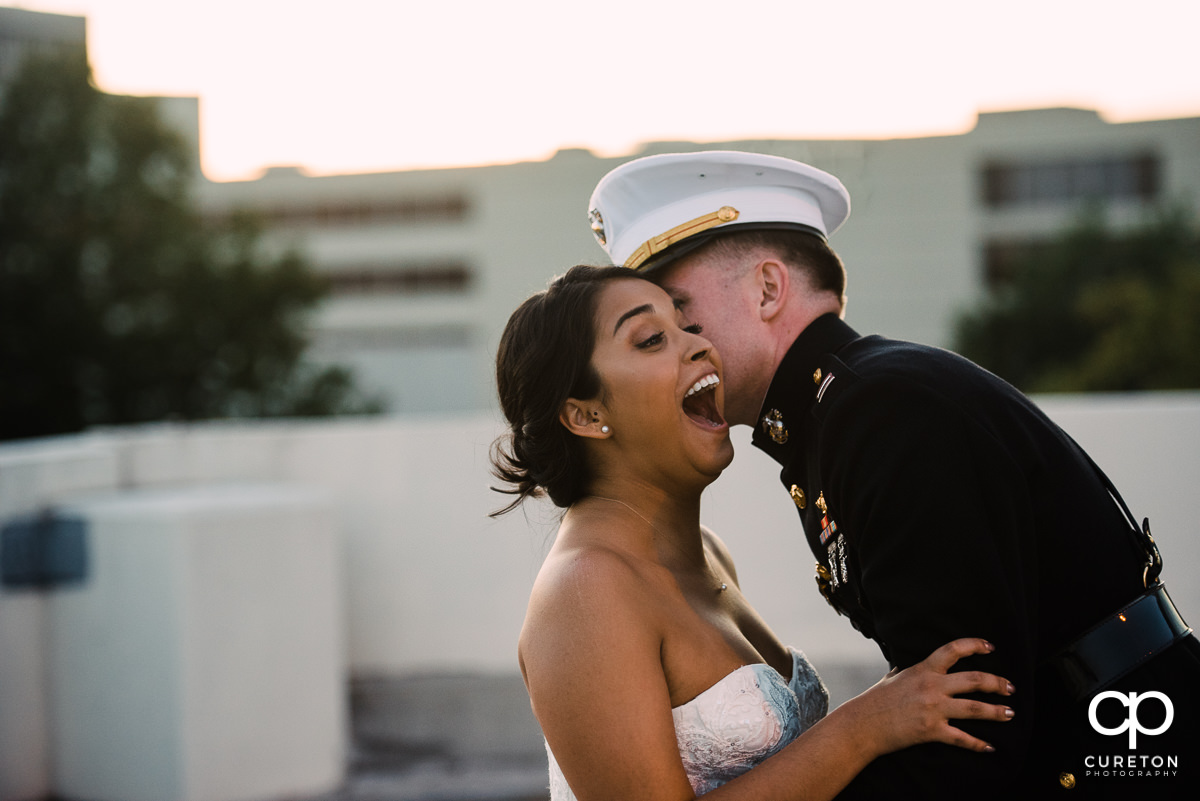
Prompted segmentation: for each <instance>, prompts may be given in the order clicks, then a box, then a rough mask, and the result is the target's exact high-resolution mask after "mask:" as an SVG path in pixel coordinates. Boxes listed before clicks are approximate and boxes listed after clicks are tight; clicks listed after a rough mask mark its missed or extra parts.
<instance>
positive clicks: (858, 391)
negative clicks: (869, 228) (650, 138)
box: [590, 152, 1200, 799]
mask: <svg viewBox="0 0 1200 801" xmlns="http://www.w3.org/2000/svg"><path fill="white" fill-rule="evenodd" d="M849 211H850V203H849V196H848V194H847V192H846V190H845V188H844V187H843V186H842V184H841V183H840V182H839V181H838V180H837V179H836V178H834V177H833V176H831V175H829V174H827V173H824V172H822V171H820V170H817V169H815V168H813V167H810V166H808V165H805V164H800V163H798V162H795V161H791V160H788V159H783V158H778V157H774V156H764V155H756V154H750V153H734V152H701V153H684V154H670V155H662V156H650V157H646V158H642V159H637V160H635V161H632V162H629V163H626V164H623V165H621V166H619V167H617V168H616V169H614V170H613V171H612V172H610V173H609V174H608V175H607V176H605V178H604V179H602V180H601V181H600V183H599V184H598V185H597V187H596V190H595V192H594V193H593V195H592V200H591V209H590V217H591V223H592V230H593V232H594V233H595V235H596V238H597V240H598V241H599V242H600V244H601V246H603V247H604V249H605V250H606V252H607V253H608V254H609V256H610V258H611V259H612V261H613V262H614V263H616V264H624V265H625V266H626V267H629V268H630V269H633V270H638V271H641V272H643V273H646V274H647V275H649V276H650V277H651V278H652V279H653V280H654V281H656V282H657V283H658V284H660V285H661V286H662V287H663V288H665V289H666V290H667V291H668V292H669V293H670V294H671V295H672V296H673V297H674V298H675V299H676V302H677V304H678V305H679V307H680V309H681V310H682V313H683V316H684V317H685V318H686V324H692V323H699V324H701V325H702V326H703V329H704V335H705V336H706V337H708V338H709V339H710V340H711V341H712V342H713V344H714V345H715V346H716V347H717V349H718V350H719V351H720V352H721V355H722V360H723V362H724V365H725V376H724V386H725V416H726V419H727V420H728V421H729V422H730V423H731V424H742V425H749V426H753V427H754V436H753V441H754V444H755V446H757V447H758V448H760V449H762V450H763V451H765V452H766V453H767V454H768V455H770V456H771V457H772V458H773V459H775V460H776V461H777V462H778V463H779V464H780V466H781V467H782V471H781V473H780V478H781V479H782V482H783V486H784V488H785V490H786V491H787V492H788V493H789V494H790V496H791V498H792V499H793V501H794V502H795V505H796V509H797V512H798V514H799V518H800V521H801V524H802V526H803V529H804V535H805V537H806V538H807V540H808V543H809V545H810V547H811V548H812V551H813V554H814V555H815V557H816V561H817V564H816V576H815V578H816V583H817V585H818V587H819V589H820V592H821V593H822V594H823V595H824V596H825V598H826V599H827V600H828V601H829V603H830V604H831V605H832V606H833V607H834V609H836V610H837V611H838V613H839V614H842V615H845V616H846V617H847V618H848V619H849V621H850V623H851V625H853V626H854V627H855V628H856V629H858V630H859V631H860V632H862V633H863V634H864V635H865V636H867V637H870V638H871V639H873V640H874V641H875V642H876V643H878V645H879V647H880V649H881V650H882V651H883V654H884V656H885V657H886V658H887V659H888V660H889V662H890V663H891V664H892V665H893V666H895V667H900V668H904V667H908V666H909V665H912V664H914V663H916V662H918V661H920V660H921V659H922V658H924V657H925V656H926V655H927V654H929V653H930V652H932V651H933V650H934V649H935V648H937V647H938V646H940V645H942V644H943V643H946V642H948V641H950V640H952V639H955V638H957V637H966V636H972V637H984V638H987V639H989V640H990V641H991V642H993V643H994V644H995V645H996V651H995V652H994V653H993V654H991V655H988V656H983V657H975V658H974V662H971V663H969V664H967V665H965V668H966V669H981V670H987V671H990V672H993V673H997V674H999V675H1001V676H1004V677H1006V678H1008V679H1009V680H1010V681H1012V683H1013V684H1014V685H1015V687H1016V689H1017V692H1016V695H1015V696H1014V697H1013V698H1011V699H1008V700H1007V701H1006V703H1010V704H1011V705H1013V706H1014V708H1015V709H1016V716H1015V718H1014V720H1013V721H1012V722H1010V723H1006V724H1003V725H998V724H995V723H970V722H961V727H962V728H963V729H967V730H969V731H970V732H971V733H972V734H974V735H976V736H978V737H980V738H982V739H984V740H986V741H988V742H989V743H991V744H992V745H994V746H995V748H996V752H995V753H993V754H978V753H972V752H969V751H965V750H962V749H956V748H951V747H948V746H942V745H936V744H931V745H923V746H918V747H915V748H910V749H907V750H905V751H902V752H899V753H896V754H892V755H889V756H888V757H885V758H884V759H881V760H879V761H877V762H876V763H874V764H873V765H872V766H871V767H870V768H869V769H868V770H867V771H865V772H864V773H863V774H862V775H861V776H860V777H859V778H858V779H857V780H856V781H855V782H854V783H853V784H852V785H851V786H850V787H848V788H847V789H846V791H845V792H844V793H843V794H842V796H841V797H843V798H913V799H918V798H920V799H951V798H954V799H957V798H963V797H975V798H978V797H990V796H993V795H994V796H996V797H1001V798H1014V797H1018V796H1017V794H1018V793H1021V794H1024V795H1026V796H1030V797H1032V798H1042V797H1048V796H1049V795H1051V794H1062V795H1064V796H1065V797H1068V798H1071V797H1079V798H1092V797H1106V796H1112V797H1117V796H1120V797H1125V798H1128V797H1142V796H1143V795H1144V796H1145V797H1156V798H1166V797H1182V794H1183V793H1188V795H1189V797H1195V792H1196V789H1197V787H1200V751H1198V750H1197V747H1196V745H1195V743H1197V742H1200V644H1198V643H1197V641H1196V639H1195V637H1193V636H1192V635H1191V633H1190V630H1189V629H1188V628H1187V626H1186V624H1184V622H1183V620H1182V619H1181V618H1180V617H1179V614H1178V612H1177V611H1176V610H1175V608H1174V606H1173V605H1172V604H1171V601H1170V599H1169V597H1168V596H1167V594H1166V591H1165V588H1164V587H1163V585H1162V584H1161V582H1160V581H1159V580H1158V574H1159V571H1160V569H1161V560H1160V559H1159V556H1158V551H1157V549H1156V548H1155V547H1154V544H1153V540H1152V539H1150V537H1149V532H1148V529H1147V530H1145V531H1143V530H1142V529H1140V528H1139V527H1138V526H1137V525H1136V523H1135V521H1134V519H1133V518H1132V515H1130V514H1129V512H1128V510H1127V509H1125V508H1124V504H1123V502H1121V501H1120V500H1119V497H1120V496H1119V495H1118V494H1117V493H1116V490H1115V489H1114V488H1113V487H1112V486H1111V485H1110V484H1109V483H1108V480H1107V479H1106V478H1105V477H1104V475H1103V474H1102V473H1101V472H1100V470H1099V468H1097V467H1096V466H1095V465H1094V464H1093V463H1092V461H1091V460H1090V459H1089V457H1088V456H1087V454H1085V453H1084V452H1083V451H1082V450H1081V449H1080V448H1079V447H1078V446H1077V445H1076V444H1075V443H1074V442H1073V441H1072V440H1071V439H1070V437H1068V436H1067V435H1066V434H1065V433H1064V432H1063V431H1062V430H1061V429H1059V428H1058V427H1057V426H1056V425H1055V424H1054V423H1052V422H1051V421H1050V420H1049V419H1048V418H1047V417H1046V416H1045V415H1044V414H1043V413H1042V412H1041V411H1039V410H1038V409H1037V407H1036V406H1034V405H1033V403H1031V402H1030V401H1029V400H1028V399H1027V398H1026V397H1024V396H1023V395H1022V394H1021V393H1019V392H1018V391H1017V390H1016V389H1014V388H1013V387H1012V386H1010V385H1008V384H1006V383H1005V382H1003V381H1002V380H1000V379H999V378H997V377H996V376H994V375H992V374H990V373H988V372H986V371H985V370H983V369H981V368H979V367H977V366H976V365H974V364H972V363H971V362H969V361H967V360H965V359H963V358H961V357H959V356H956V355H954V354H951V353H949V352H947V351H943V350H938V349H934V348H929V347H925V346H921V345H916V344H912V343H907V342H899V341H894V340H887V339H884V338H881V337H877V336H867V337H864V336H860V335H859V334H858V333H857V332H855V331H854V330H853V329H852V328H850V326H848V325H847V324H846V323H845V322H843V320H842V312H843V306H844V292H845V275H846V274H845V270H844V268H843V266H842V263H841V261H840V259H839V258H838V256H837V255H836V254H835V253H834V251H833V250H832V249H831V248H830V247H829V245H828V243H827V237H828V236H829V235H830V234H832V233H833V232H834V231H835V230H836V229H837V228H838V227H839V226H840V225H841V224H842V222H844V221H845V219H846V218H847V217H848V216H849ZM914 311H916V310H914ZM1118 693H1119V695H1118ZM1147 693H1151V695H1146V694H1147ZM1168 724H1169V725H1168ZM1131 726H1136V727H1137V728H1138V730H1139V731H1140V732H1142V734H1141V736H1140V737H1138V738H1137V740H1136V747H1135V746H1134V738H1133V737H1132V736H1130V728H1131ZM1118 730H1120V732H1123V733H1122V734H1120V735H1119V736H1117V735H1116V733H1117V731H1118ZM1154 730H1158V731H1159V732H1160V733H1158V734H1155V735H1153V736H1148V735H1149V732H1151V731H1154ZM1127 737H1128V739H1127ZM1114 760H1117V761H1114ZM1172 766H1173V767H1172Z"/></svg>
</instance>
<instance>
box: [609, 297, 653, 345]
mask: <svg viewBox="0 0 1200 801" xmlns="http://www.w3.org/2000/svg"><path fill="white" fill-rule="evenodd" d="M653 311H654V306H652V305H650V304H649V303H643V304H642V305H641V306H638V307H637V308H636V309H630V310H629V311H627V312H625V313H624V314H622V315H621V317H620V319H619V320H617V324H616V325H614V326H613V336H614V337H615V336H616V335H617V329H619V328H620V327H621V326H622V325H623V324H624V323H625V321H626V320H628V319H629V318H630V317H637V316H638V315H639V314H646V313H648V312H653Z"/></svg>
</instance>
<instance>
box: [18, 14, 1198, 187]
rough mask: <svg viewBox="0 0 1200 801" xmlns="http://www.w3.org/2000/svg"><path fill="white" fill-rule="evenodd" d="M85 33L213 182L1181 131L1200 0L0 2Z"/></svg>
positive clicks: (1194, 104)
mask: <svg viewBox="0 0 1200 801" xmlns="http://www.w3.org/2000/svg"><path fill="white" fill-rule="evenodd" d="M0 4H2V5H9V6H13V7H20V8H26V9H31V10H36V11H48V12H53V13H59V14H73V15H82V16H86V17H87V18H88V47H89V52H90V56H91V61H92V68H93V72H94V75H95V80H96V83H97V85H98V86H99V87H100V88H101V89H103V90H104V91H107V92H111V93H117V94H149V95H184V96H196V97H199V98H200V126H201V164H202V168H203V169H204V172H205V174H206V175H207V176H208V177H209V178H211V179H213V180H218V181H225V180H240V179H247V178H253V177H255V176H257V175H258V174H259V173H260V172H261V171H262V170H263V169H264V168H266V167H268V166H278V165H288V166H301V167H304V168H305V169H306V170H307V171H308V172H310V173H312V174H316V175H321V174H334V173H352V172H376V171H385V170H393V169H413V168H424V167H445V166H457V165H479V164H493V163H508V162H514V161H524V160H541V159H545V158H549V157H551V156H552V155H553V154H554V153H555V152H556V151H557V150H558V149H560V148H569V147H585V148H589V149H591V150H593V151H594V152H596V153H597V154H601V155H620V154H626V153H631V152H633V151H635V150H636V148H637V147H638V145H639V144H640V143H642V142H648V141H664V140H665V141H672V140H686V141H698V142H712V141H720V140H729V139H768V138H788V139H822V138H835V139H846V138H872V139H873V138H891V137H906V136H924V135H933V134H950V133H961V132H964V131H967V130H969V129H970V128H971V127H972V126H973V125H974V122H975V119H976V115H977V113H978V112H980V111H1003V110H1011V109H1021V108H1040V107H1047V106H1075V107H1083V108H1092V109H1096V110H1098V111H1100V112H1101V114H1102V115H1103V116H1104V118H1105V119H1107V120H1109V121H1112V122H1124V121H1132V120H1144V119H1159V118H1169V117H1190V116H1200V66H1198V64H1200V62H1197V59H1196V55H1195V37H1196V31H1198V30H1200V2H1197V0H1138V2H1129V0H1121V1H1120V2H1114V1H1113V0H1005V2H995V0H909V2H904V3H898V2H895V0H890V1H887V2H885V1H884V0H827V2H825V3H814V2H808V1H807V0H723V1H721V2H718V1H717V0H692V1H691V2H669V1H668V0H605V2H590V3H584V2H575V0H508V2H503V3H498V2H494V0H492V1H491V2H483V0H474V2H461V1H457V0H426V2H420V3H418V2H411V0H336V2H321V3H318V2H307V3H306V2H297V1H296V0H0Z"/></svg>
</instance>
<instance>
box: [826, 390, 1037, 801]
mask: <svg viewBox="0 0 1200 801" xmlns="http://www.w3.org/2000/svg"><path fill="white" fill-rule="evenodd" d="M881 398H886V401H887V402H886V403H881V402H880V399H881ZM822 443H823V445H822V453H821V465H822V471H821V472H822V478H823V480H824V481H825V486H826V487H827V490H826V491H827V499H828V501H829V502H830V515H831V516H832V517H833V518H834V519H835V520H836V522H837V524H838V526H839V527H840V530H841V531H842V532H843V533H844V534H845V536H846V538H847V540H848V542H849V543H850V544H851V548H852V551H851V557H852V558H856V559H857V568H858V571H859V579H860V580H859V585H858V589H859V591H860V592H861V596H862V598H863V600H864V602H865V604H866V606H867V608H868V610H869V613H870V615H871V617H872V621H873V623H874V629H875V638H876V639H877V640H879V641H880V642H881V644H882V645H883V647H884V648H885V651H886V653H887V655H888V657H889V659H890V660H891V661H892V663H893V664H894V665H897V666H899V667H901V668H904V667H908V666H909V665H912V664H914V663H916V662H918V661H920V660H922V659H924V658H925V657H926V656H928V655H929V653H931V652H932V651H933V650H934V649H936V648H937V647H939V646H941V645H943V644H944V643H946V642H948V641H950V640H952V639H955V638H958V637H983V638H986V639H988V640H990V641H991V642H992V643H994V644H995V645H996V651H995V653H994V654H991V655H987V656H981V657H974V658H972V659H968V660H964V661H963V662H962V663H961V664H959V665H958V666H957V668H956V669H964V670H968V669H978V670H985V671H987V672H990V673H995V674H998V675H1000V676H1003V677H1004V678H1007V679H1009V680H1010V681H1011V682H1012V683H1013V684H1014V685H1015V687H1016V689H1017V692H1016V695H1015V696H1013V697H1012V698H1009V699H999V698H995V697H988V698H986V699H984V700H988V701H991V702H993V703H1008V704H1009V705H1010V706H1012V707H1013V708H1014V709H1015V710H1016V716H1015V718H1014V719H1013V720H1012V721H1009V722H1007V723H981V722H961V723H957V724H956V725H959V727H960V728H962V729H963V730H965V731H967V732H969V733H970V734H972V735H974V736H976V737H979V738H981V739H983V740H985V741H987V742H989V743H991V744H992V745H994V746H995V748H996V752H995V753H992V754H979V753H973V752H969V751H965V750H962V749H957V748H953V747H950V746H945V745H936V744H931V745H921V746H916V747H913V748H908V749H905V750H903V751H900V752H897V753H895V754H890V755H888V756H886V757H883V758H882V759H879V760H877V761H876V762H875V763H873V764H872V765H871V766H869V767H868V768H867V769H866V770H865V771H863V773H862V774H861V775H860V776H859V778H858V779H856V780H855V781H854V782H853V783H852V784H851V785H850V787H848V788H847V790H846V792H845V793H844V795H843V797H844V798H847V799H850V798H860V797H861V798H873V799H879V798H889V797H892V798H922V799H940V798H946V799H950V798H956V799H957V798H961V797H963V796H964V795H967V794H969V795H970V796H972V797H976V798H978V797H981V796H983V797H986V796H987V795H988V794H989V793H995V794H997V795H1000V794H1002V793H1003V791H1004V789H1005V788H1006V787H1010V786H1011V782H1012V780H1013V779H1014V778H1015V777H1016V776H1017V775H1018V774H1019V773H1020V771H1021V768H1022V765H1023V762H1024V760H1025V755H1026V752H1027V749H1028V744H1029V739H1030V737H1031V732H1032V725H1031V724H1032V722H1033V719H1034V715H1035V714H1036V706H1035V704H1036V699H1035V698H1034V697H1033V695H1034V694H1033V689H1034V681H1033V677H1034V666H1035V665H1034V663H1035V656H1034V641H1033V627H1032V623H1031V621H1032V618H1033V615H1034V609H1033V602H1032V598H1031V594H1032V592H1033V589H1034V588H1033V587H1032V586H1031V584H1032V577H1033V576H1034V575H1036V573H1035V565H1034V562H1033V558H1034V552H1033V549H1032V548H1029V547H1028V546H1029V543H1028V542H1024V541H1023V538H1024V535H1023V532H1022V530H1021V528H1020V527H1021V521H1022V520H1023V519H1024V520H1028V517H1027V515H1028V514H1029V510H1030V503H1029V500H1028V498H1027V497H1026V494H1025V489H1024V487H1025V480H1024V477H1023V476H1022V475H1021V474H1020V471H1019V470H1018V468H1017V467H1016V465H1014V464H1013V463H1012V461H1011V459H1010V457H1009V456H1008V454H1007V453H1006V451H1005V448H1004V447H1003V445H1002V443H998V442H996V441H995V440H994V439H992V438H991V437H990V435H988V434H987V433H986V432H984V431H982V430H981V429H979V428H978V427H977V425H976V424H974V423H973V422H972V421H971V420H970V418H969V417H967V416H966V415H965V414H963V413H962V412H961V411H960V410H958V409H956V408H955V407H954V405H953V404H951V403H949V402H947V401H945V400H943V399H942V398H941V396H939V395H937V394H935V393H932V392H929V391H928V390H926V389H924V388H922V387H919V386H916V385H913V384H910V383H908V382H906V381H905V380H904V379H894V378H888V379H884V380H862V381H860V382H858V383H856V384H855V385H854V386H853V387H852V388H850V389H849V390H848V391H847V392H845V393H843V395H842V397H841V398H840V399H839V402H838V404H837V409H836V410H833V411H832V412H831V414H830V416H829V417H828V418H827V419H826V426H825V430H824V432H823V434H822Z"/></svg>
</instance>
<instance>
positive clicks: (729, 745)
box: [546, 648, 829, 801]
mask: <svg viewBox="0 0 1200 801" xmlns="http://www.w3.org/2000/svg"><path fill="white" fill-rule="evenodd" d="M788 652H789V653H790V654H791V655H792V679H791V681H788V680H786V679H784V678H783V677H782V676H780V675H779V672H778V671H776V670H775V669H774V668H772V667H770V666H768V665H760V664H756V665H743V666H742V667H740V668H738V669H737V670H735V671H733V672H732V673H730V674H729V675H728V676H726V677H725V678H723V679H721V680H720V681H718V682H717V683H716V684H714V685H713V686H711V687H709V688H708V689H707V690H705V691H704V692H702V693H700V694H699V695H697V696H696V697H695V698H693V699H692V700H691V701H688V702H687V703H686V704H683V705H681V706H677V707H675V708H674V709H672V710H671V715H672V717H674V719H675V739H676V740H677V741H678V743H679V756H680V757H681V758H682V759H683V767H684V769H685V770H686V771H687V776H688V780H689V781H690V782H691V784H692V789H693V790H694V791H695V793H696V795H702V794H704V793H707V792H708V791H710V790H712V789H714V788H716V787H720V786H721V785H722V784H724V783H725V782H727V781H729V780H731V779H733V778H735V777H737V776H740V775H742V774H743V773H745V772H746V771H748V770H750V768H752V767H754V766H755V765H757V764H758V763H760V762H762V761H763V760H764V759H766V758H767V757H769V756H771V755H772V754H774V753H775V752H777V751H779V749H781V748H783V747H784V746H785V745H787V744H788V743H790V742H791V741H792V740H794V739H796V738H797V737H799V736H800V734H801V732H803V731H805V730H806V729H808V728H809V727H810V726H812V725H813V724H814V723H816V722H817V721H818V720H820V719H821V718H823V717H825V713H826V712H828V711H829V692H828V690H826V689H825V685H824V683H822V681H821V678H820V676H818V675H817V672H816V671H815V670H814V669H813V666H812V665H811V664H810V663H809V661H808V659H807V658H806V657H805V656H804V654H803V653H801V652H800V651H797V650H795V649H794V648H789V649H788ZM546 753H547V754H548V755H549V758H550V799H551V801H575V794H574V793H572V792H571V788H570V787H568V786H567V780H566V779H565V778H563V774H562V770H560V769H559V767H558V763H557V762H556V761H555V759H554V754H553V752H551V751H550V746H549V744H547V746H546Z"/></svg>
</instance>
